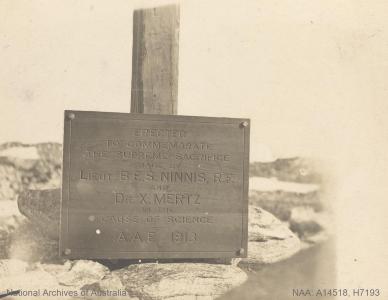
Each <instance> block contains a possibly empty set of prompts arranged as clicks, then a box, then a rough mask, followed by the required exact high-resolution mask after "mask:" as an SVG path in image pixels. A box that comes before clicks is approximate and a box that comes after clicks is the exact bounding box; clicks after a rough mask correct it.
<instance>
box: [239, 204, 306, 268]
mask: <svg viewBox="0 0 388 300" xmlns="http://www.w3.org/2000/svg"><path fill="white" fill-rule="evenodd" d="M248 226H249V227H248V232H249V236H248V240H249V242H248V258H243V259H242V260H241V261H240V263H239V266H241V267H243V268H248V269H251V268H253V269H254V268H257V267H260V265H263V264H270V263H275V262H278V261H281V260H284V259H287V258H289V257H291V256H292V255H294V254H295V253H297V252H298V251H299V250H300V248H301V243H300V240H299V238H298V237H297V236H296V235H295V234H294V233H293V232H292V231H291V230H290V229H289V228H288V227H287V224H284V223H282V222H281V221H279V220H278V219H277V218H275V217H274V216H273V215H272V214H270V213H269V212H266V211H265V210H263V209H262V208H259V207H255V206H252V205H251V206H250V207H249V225H248Z"/></svg>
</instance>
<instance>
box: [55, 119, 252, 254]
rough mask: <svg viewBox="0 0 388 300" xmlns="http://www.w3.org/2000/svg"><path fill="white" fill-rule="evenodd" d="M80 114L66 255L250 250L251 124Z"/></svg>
mask: <svg viewBox="0 0 388 300" xmlns="http://www.w3.org/2000/svg"><path fill="white" fill-rule="evenodd" d="M76 115H77V118H75V119H74V120H73V121H71V122H67V123H66V126H68V127H69V128H67V133H66V132H65V140H64V177H63V179H64V181H63V187H64V191H63V201H62V209H61V224H62V225H61V246H60V247H61V251H63V250H64V249H67V248H69V249H71V254H69V255H68V257H69V258H82V257H85V256H87V257H89V258H143V257H144V258H158V257H164V258H169V257H175V258H177V257H182V258H184V257H186V258H189V257H233V256H235V255H236V253H238V251H239V249H241V248H244V249H246V248H247V246H246V243H247V236H246V235H247V232H246V230H247V229H246V228H247V225H246V220H247V216H246V212H247V205H248V202H247V198H246V195H247V184H246V182H245V180H246V179H247V178H248V173H247V172H248V162H247V157H248V156H247V151H248V147H247V145H248V144H247V137H248V136H247V134H246V132H247V130H248V129H247V128H245V127H244V128H243V127H241V126H240V124H241V122H242V120H240V119H218V118H200V117H198V118H197V117H188V119H187V121H186V119H183V118H182V117H175V116H156V115H144V116H138V115H135V114H134V115H132V114H113V113H112V114H111V113H108V115H106V114H104V113H87V112H77V113H76ZM70 127H71V130H70ZM65 130H66V129H65ZM170 255H172V256H170ZM240 257H241V256H240Z"/></svg>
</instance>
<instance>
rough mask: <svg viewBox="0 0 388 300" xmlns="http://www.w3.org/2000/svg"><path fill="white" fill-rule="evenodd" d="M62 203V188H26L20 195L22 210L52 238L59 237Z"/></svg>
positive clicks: (19, 201) (19, 204) (20, 208)
mask: <svg viewBox="0 0 388 300" xmlns="http://www.w3.org/2000/svg"><path fill="white" fill-rule="evenodd" d="M60 203H61V190H60V189H42V190H26V191H23V192H22V193H21V194H20V195H19V197H18V207H19V210H20V212H21V213H22V214H23V215H25V216H26V217H27V218H28V219H29V220H30V221H31V222H32V223H33V224H34V226H37V227H39V229H40V231H41V232H43V233H44V234H46V235H47V236H48V237H49V238H51V239H58V238H59V218H60V217H59V211H60Z"/></svg>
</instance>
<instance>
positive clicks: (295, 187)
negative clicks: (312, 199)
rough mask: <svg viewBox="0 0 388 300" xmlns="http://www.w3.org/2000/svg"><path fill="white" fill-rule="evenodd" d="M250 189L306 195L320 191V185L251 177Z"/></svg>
mask: <svg viewBox="0 0 388 300" xmlns="http://www.w3.org/2000/svg"><path fill="white" fill-rule="evenodd" d="M249 189H250V190H255V191H264V192H274V191H285V192H293V193H303V194H306V193H309V192H314V191H317V190H318V189H319V185H317V184H312V183H298V182H287V181H279V180H277V179H276V178H266V177H251V178H249Z"/></svg>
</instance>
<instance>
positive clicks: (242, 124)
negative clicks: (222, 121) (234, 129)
mask: <svg viewBox="0 0 388 300" xmlns="http://www.w3.org/2000/svg"><path fill="white" fill-rule="evenodd" d="M248 125H249V123H248V122H247V121H244V122H241V124H240V126H241V127H247V126H248Z"/></svg>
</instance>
